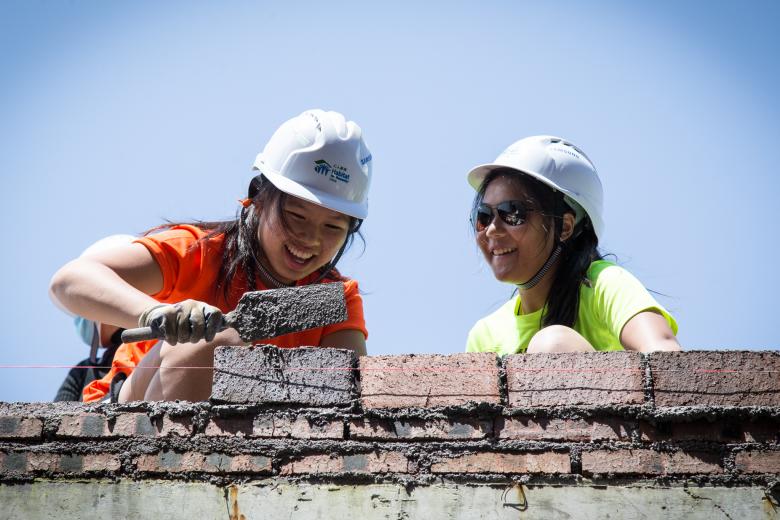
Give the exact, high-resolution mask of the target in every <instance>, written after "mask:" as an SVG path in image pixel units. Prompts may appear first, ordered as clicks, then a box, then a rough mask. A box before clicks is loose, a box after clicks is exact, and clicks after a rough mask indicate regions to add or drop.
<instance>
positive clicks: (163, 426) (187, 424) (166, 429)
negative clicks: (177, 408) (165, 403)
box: [157, 414, 192, 437]
mask: <svg viewBox="0 0 780 520" xmlns="http://www.w3.org/2000/svg"><path fill="white" fill-rule="evenodd" d="M191 434H192V417H189V416H176V417H173V416H170V415H168V414H165V415H164V416H163V418H162V421H160V422H159V428H158V431H157V435H158V436H160V437H168V436H171V435H178V436H180V437H188V436H190V435H191Z"/></svg>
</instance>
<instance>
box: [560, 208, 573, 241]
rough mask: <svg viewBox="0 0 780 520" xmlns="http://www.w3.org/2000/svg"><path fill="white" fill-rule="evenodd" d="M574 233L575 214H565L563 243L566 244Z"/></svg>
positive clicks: (562, 228)
mask: <svg viewBox="0 0 780 520" xmlns="http://www.w3.org/2000/svg"><path fill="white" fill-rule="evenodd" d="M572 233H574V214H573V213H564V214H563V226H562V227H561V242H566V241H567V240H569V238H571V235H572Z"/></svg>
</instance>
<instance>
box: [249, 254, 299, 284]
mask: <svg viewBox="0 0 780 520" xmlns="http://www.w3.org/2000/svg"><path fill="white" fill-rule="evenodd" d="M257 264H258V270H257V271H258V272H257V274H258V278H260V281H261V282H263V285H265V286H266V287H268V288H269V289H280V288H282V287H292V286H293V285H295V281H294V280H293V281H291V282H288V281H286V280H280V279H278V278H276V276H275V273H274V272H273V271H272V270H271V268H270V267H269V266H268V264H267V263H266V262H265V255H262V256H261V257H260V258H258V261H257Z"/></svg>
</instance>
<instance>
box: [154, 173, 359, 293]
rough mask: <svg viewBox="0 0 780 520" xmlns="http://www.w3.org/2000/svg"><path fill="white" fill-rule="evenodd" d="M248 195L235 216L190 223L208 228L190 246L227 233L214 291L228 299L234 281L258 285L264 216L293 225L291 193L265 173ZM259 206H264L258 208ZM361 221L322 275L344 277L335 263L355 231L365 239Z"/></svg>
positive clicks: (352, 219) (334, 278)
mask: <svg viewBox="0 0 780 520" xmlns="http://www.w3.org/2000/svg"><path fill="white" fill-rule="evenodd" d="M249 195H250V198H249V199H247V201H249V202H251V203H246V204H243V205H242V208H241V209H240V210H239V211H238V214H237V215H236V218H235V219H233V220H219V221H195V222H189V223H187V224H191V225H194V226H196V227H198V228H200V229H203V230H205V231H208V233H207V234H206V235H205V236H203V237H202V238H200V240H198V242H196V243H194V244H193V245H192V246H191V247H192V248H196V247H198V246H199V245H201V243H203V242H206V241H208V240H210V239H213V238H214V237H217V236H219V235H224V237H225V238H224V241H223V247H222V259H221V261H220V265H219V273H218V274H217V283H216V286H215V292H217V291H220V290H221V291H222V294H223V295H224V297H225V299H226V300H227V299H228V298H229V295H230V291H231V287H232V286H233V283H234V281H238V282H239V283H242V284H243V285H244V287H242V289H243V290H242V291H241V292H244V291H254V290H256V289H257V283H256V280H257V277H258V275H259V274H260V273H261V272H262V267H258V266H259V265H260V262H261V261H263V260H265V259H264V256H265V253H264V252H263V248H262V247H261V246H260V240H259V239H258V234H257V229H258V226H259V225H260V222H261V219H262V218H268V217H269V216H271V215H272V216H273V217H275V218H276V221H277V222H278V223H279V224H280V225H281V226H282V229H283V230H284V231H285V233H288V234H291V230H290V225H289V223H288V221H287V218H286V216H285V213H284V203H285V201H286V200H287V198H288V197H289V195H287V193H285V192H283V191H281V190H280V189H278V188H277V187H276V186H274V185H273V183H271V182H270V181H268V180H267V179H265V178H264V177H262V175H258V176H257V177H255V178H254V179H252V182H251V184H250V187H249ZM257 208H262V209H260V210H258V209H257ZM361 223H362V220H360V219H357V218H355V217H350V220H349V227H348V229H347V236H346V238H345V240H344V244H343V245H342V247H341V249H340V250H339V252H338V254H337V255H336V256H335V257H334V258H333V259H332V260H331V261H330V262H328V263H327V264H325V265H324V266H323V267H321V268H320V269H319V271H318V272H319V275H320V276H319V279H327V280H332V281H342V280H344V278H343V277H342V276H341V274H340V273H339V272H338V270H337V269H336V263H337V262H338V260H339V258H341V255H342V254H343V253H344V251H346V250H347V249H348V248H349V247H350V246H351V245H352V242H353V241H354V239H355V235H357V236H359V237H360V239H361V241H362V240H363V236H362V234H361V233H360V231H359V230H360V224H361ZM181 224H184V223H182V222H178V223H176V222H168V223H167V224H165V225H162V226H157V227H155V228H152V229H150V230H149V231H147V232H146V233H145V234H147V235H148V234H150V233H154V232H157V231H161V230H164V229H168V228H171V227H173V226H177V225H181ZM265 265H269V264H268V261H267V260H265ZM239 274H240V275H241V278H239V279H238V280H237V279H236V276H238V275H239ZM242 278H243V279H242Z"/></svg>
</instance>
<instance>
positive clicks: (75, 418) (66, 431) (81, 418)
mask: <svg viewBox="0 0 780 520" xmlns="http://www.w3.org/2000/svg"><path fill="white" fill-rule="evenodd" d="M107 431H108V423H107V421H106V418H105V416H103V415H100V414H96V413H82V414H78V415H65V416H63V417H62V418H61V419H60V426H59V428H58V429H57V435H58V436H59V437H102V436H104V435H105V434H106V433H107Z"/></svg>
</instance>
